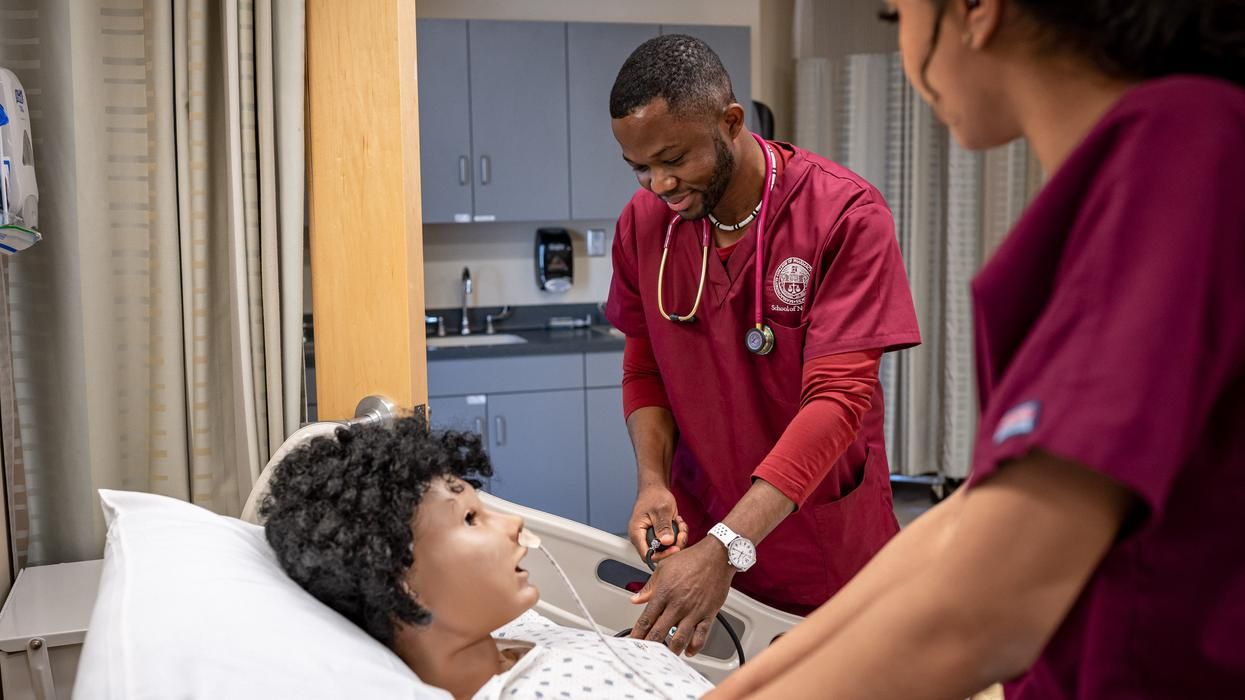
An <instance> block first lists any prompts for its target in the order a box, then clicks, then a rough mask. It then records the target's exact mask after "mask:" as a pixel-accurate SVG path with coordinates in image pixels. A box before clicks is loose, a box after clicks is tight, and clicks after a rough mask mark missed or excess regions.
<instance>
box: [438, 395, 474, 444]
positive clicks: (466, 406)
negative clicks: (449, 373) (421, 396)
mask: <svg viewBox="0 0 1245 700" xmlns="http://www.w3.org/2000/svg"><path fill="white" fill-rule="evenodd" d="M428 410H429V411H431V413H432V419H431V421H430V422H431V423H432V427H434V428H438V429H441V430H459V431H462V432H467V433H475V434H477V435H479V436H480V437H481V438H482V439H484V446H485V449H488V432H487V431H488V428H487V426H488V397H487V396H485V395H484V394H471V395H468V396H443V397H439V398H435V399H428Z"/></svg>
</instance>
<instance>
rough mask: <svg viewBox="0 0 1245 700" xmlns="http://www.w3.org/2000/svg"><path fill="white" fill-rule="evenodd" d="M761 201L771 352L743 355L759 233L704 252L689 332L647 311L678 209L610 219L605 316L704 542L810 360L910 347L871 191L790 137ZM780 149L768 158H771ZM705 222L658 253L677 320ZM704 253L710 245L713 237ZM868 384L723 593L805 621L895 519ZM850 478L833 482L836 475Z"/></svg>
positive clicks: (889, 235)
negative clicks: (789, 510) (665, 431)
mask: <svg viewBox="0 0 1245 700" xmlns="http://www.w3.org/2000/svg"><path fill="white" fill-rule="evenodd" d="M771 145H772V146H773V147H774V148H775V149H780V148H781V149H785V151H786V153H784V154H783V155H784V156H786V158H787V164H786V167H785V168H784V169H783V171H782V174H781V176H780V178H779V180H778V183H777V185H776V187H775V189H774V191H773V192H772V194H771V196H770V205H769V211H768V212H767V213H766V218H767V223H766V230H765V232H764V236H763V244H764V251H763V252H764V256H763V258H764V267H763V276H762V278H761V286H762V292H763V295H764V298H763V305H764V310H765V320H766V322H767V323H768V324H769V325H770V327H771V328H772V329H773V331H774V336H775V341H776V345H775V348H774V351H773V352H772V353H771V354H769V355H767V356H764V357H762V356H757V355H753V354H751V353H750V352H748V350H747V348H746V347H745V346H744V333H745V332H746V331H747V330H748V329H749V328H751V327H752V326H753V325H754V323H755V316H754V313H755V289H756V282H755V271H754V264H755V263H754V261H755V257H756V252H755V251H756V238H755V236H756V226H753V227H751V229H750V230H749V231H748V232H747V233H746V234H745V235H744V237H743V238H742V239H741V240H740V242H739V245H738V246H737V247H736V248H735V250H734V252H733V253H732V254H731V256H730V258H729V259H728V260H727V261H726V263H725V264H722V263H721V262H720V261H719V260H718V259H717V257H716V256H714V255H713V254H712V253H713V251H710V256H711V257H710V260H709V266H708V271H707V279H706V281H705V290H704V299H703V301H702V303H701V307H700V311H699V313H698V314H697V315H696V320H695V321H694V322H693V323H688V324H684V323H673V322H671V321H667V320H666V319H664V318H662V316H661V314H660V313H659V312H658V310H657V269H658V265H659V263H660V262H661V254H662V241H663V238H664V237H665V233H666V226H667V224H668V223H669V222H670V220H671V219H672V217H673V216H674V214H673V213H672V212H671V211H670V209H669V208H668V207H667V206H666V205H665V204H664V203H663V202H662V200H661V199H660V198H658V197H657V196H655V195H653V194H652V193H651V192H648V191H647V190H640V191H638V192H636V194H635V196H633V197H632V199H631V202H630V203H628V205H627V207H626V208H625V209H624V210H623V212H622V215H621V216H620V217H619V220H618V226H617V230H616V232H615V237H614V251H613V256H614V257H613V264H614V278H613V282H612V284H611V288H610V295H609V301H608V302H607V305H606V310H605V311H606V316H607V317H608V318H609V320H610V322H611V323H613V324H614V326H616V327H617V328H619V329H620V330H622V331H623V332H624V333H625V334H627V335H628V336H631V337H647V338H648V339H649V341H650V342H651V343H652V346H653V354H654V356H655V357H656V359H657V365H658V369H659V370H660V372H661V378H662V381H663V383H664V384H665V388H666V393H667V394H668V396H669V398H670V405H671V410H672V412H673V414H674V420H675V423H676V424H677V426H678V444H677V446H676V448H675V454H674V459H673V465H672V478H671V481H672V484H671V487H672V489H671V490H672V491H673V492H674V495H675V498H676V500H677V501H678V504H679V514H680V515H682V516H683V517H684V519H686V520H687V523H688V528H689V531H690V532H689V534H690V536H691V539H692V541H696V540H699V539H700V538H702V537H704V536H705V534H706V532H707V531H708V529H709V528H711V527H713V525H714V524H716V523H717V522H718V521H720V520H721V519H722V518H723V517H725V516H726V514H727V513H728V512H729V511H730V510H731V508H733V507H734V506H735V504H736V503H737V502H738V501H739V499H740V498H741V497H742V496H743V495H744V492H746V491H747V490H748V488H749V487H750V486H751V484H752V473H753V470H755V469H756V467H757V466H758V465H759V464H760V463H761V461H762V460H763V459H765V456H766V455H767V454H768V453H769V451H770V449H771V448H773V446H774V444H775V443H776V442H777V441H778V438H779V437H780V436H781V435H782V433H783V431H784V430H785V429H786V427H787V424H788V423H790V422H791V419H792V418H793V417H794V416H795V414H796V411H797V410H799V407H800V389H801V372H802V368H803V365H804V363H805V362H806V361H808V360H811V359H815V358H818V357H822V356H825V355H833V354H838V353H846V352H854V351H859V350H867V349H877V348H882V349H887V350H892V349H898V348H903V347H908V346H911V345H915V344H917V343H918V342H920V336H919V334H918V332H917V321H916V313H915V311H914V310H913V305H912V297H911V293H910V291H909V288H908V281H907V278H906V276H905V275H904V269H903V261H902V258H901V256H900V253H899V247H898V244H897V242H896V239H895V231H894V223H893V220H892V218H891V214H890V211H889V210H888V209H887V207H886V203H885V202H884V201H883V199H882V196H881V195H880V194H879V193H878V191H877V190H876V189H874V188H873V187H872V186H870V185H869V184H868V183H867V182H865V181H864V180H863V179H861V178H860V177H859V176H857V175H855V174H853V173H851V172H849V171H847V170H845V169H843V168H841V167H839V166H837V165H834V164H833V163H830V162H829V161H827V160H825V159H824V158H821V157H819V156H817V155H815V154H812V153H809V152H807V151H803V150H801V149H798V148H795V147H793V146H790V145H788V144H782V143H773V144H771ZM775 153H777V150H776V151H775ZM702 226H703V221H688V222H681V223H680V224H679V225H678V228H677V231H676V232H675V235H674V239H673V241H672V242H671V244H670V254H669V260H668V261H667V263H666V276H665V282H664V294H665V297H664V302H665V308H666V310H667V312H670V313H683V314H686V313H687V312H688V311H689V310H690V309H691V308H692V303H693V301H694V300H695V297H696V287H697V282H698V280H699V274H700V268H701V241H702V238H701V232H702V230H703V229H702V228H701V227H702ZM710 245H712V243H711V244H710ZM882 417H883V407H882V393H881V389H880V388H879V389H878V390H877V391H875V393H874V396H873V402H872V406H871V408H870V409H869V412H868V413H867V414H866V415H865V416H864V419H863V421H862V424H861V428H860V432H859V434H858V436H857V439H856V440H855V442H854V443H853V444H852V445H851V446H850V447H849V448H848V449H847V451H846V452H845V453H844V455H843V456H842V457H841V458H840V460H839V461H838V463H836V464H835V465H833V469H829V467H830V465H827V467H828V469H827V471H828V472H831V471H833V473H835V475H836V476H835V477H832V478H826V479H823V480H822V482H821V483H820V485H818V486H817V488H816V489H815V490H814V491H813V492H812V495H811V496H810V497H809V498H808V500H807V501H805V503H804V505H803V507H801V508H800V509H799V510H798V511H796V512H795V513H794V514H792V515H791V516H790V517H788V518H787V519H786V520H785V521H783V523H782V524H780V525H779V526H778V527H777V528H776V529H775V530H774V531H773V532H772V533H771V534H770V535H769V536H768V537H766V538H765V540H764V541H762V542H761V543H760V544H759V545H758V547H757V563H756V565H754V566H753V567H752V569H750V570H749V571H747V572H746V573H742V574H739V575H737V576H736V577H735V580H734V586H735V587H736V588H738V589H739V590H741V591H743V592H745V593H747V594H748V595H751V596H753V597H754V598H756V599H758V600H760V601H762V602H764V603H767V604H769V605H773V606H775V607H778V608H781V609H784V610H788V611H791V612H795V613H797V614H807V613H808V612H809V611H811V610H812V609H813V608H815V607H816V606H818V605H820V604H821V603H824V602H825V601H826V600H827V599H828V598H829V597H830V596H831V595H832V594H833V593H834V592H835V591H837V590H838V589H839V588H841V587H842V586H843V584H845V583H846V582H847V581H848V580H849V579H850V578H851V577H852V575H853V574H855V573H856V572H857V571H858V570H859V569H860V568H861V567H862V566H863V565H864V564H865V563H866V562H867V561H868V560H869V558H870V557H872V556H873V555H874V554H876V553H877V551H878V550H879V549H881V547H882V545H883V544H885V543H886V541H887V540H888V539H889V538H890V537H891V536H892V535H894V534H895V532H896V531H897V530H898V525H897V524H896V522H895V516H894V512H893V509H892V505H891V491H890V482H889V472H890V470H889V467H888V466H887V462H886V451H885V444H884V437H883V431H882ZM844 474H846V475H847V476H846V477H845V478H844V477H843V475H844Z"/></svg>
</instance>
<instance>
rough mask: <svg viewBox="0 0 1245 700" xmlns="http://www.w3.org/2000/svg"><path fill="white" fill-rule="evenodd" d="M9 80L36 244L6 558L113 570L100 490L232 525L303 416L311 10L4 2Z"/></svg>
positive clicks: (153, 1) (13, 283)
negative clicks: (215, 516) (20, 122)
mask: <svg viewBox="0 0 1245 700" xmlns="http://www.w3.org/2000/svg"><path fill="white" fill-rule="evenodd" d="M0 65H3V66H5V67H8V68H10V69H12V70H13V71H14V72H15V73H16V74H17V75H18V77H19V78H20V79H21V80H22V82H23V83H24V84H25V87H26V88H27V93H28V95H29V99H30V104H31V109H32V117H33V120H32V121H33V123H32V130H33V132H34V140H35V159H36V173H37V176H38V181H39V190H40V211H41V216H40V228H41V230H42V232H43V234H44V240H43V242H42V243H40V244H38V245H36V246H35V247H33V248H31V249H30V250H28V251H26V252H24V253H22V254H21V255H18V256H14V257H13V258H12V259H11V260H9V261H8V267H7V275H6V279H5V282H6V288H5V290H4V291H5V292H6V293H7V300H0V303H4V302H5V301H7V304H6V311H7V318H8V321H9V324H8V325H9V327H10V333H9V334H8V335H7V336H5V335H4V333H3V324H0V427H2V428H3V430H4V435H3V436H4V447H5V450H6V451H11V449H12V447H11V446H12V445H14V444H16V445H18V446H20V448H21V454H19V455H17V456H15V457H14V458H12V459H9V457H10V455H9V454H6V455H5V456H6V459H5V468H6V475H5V476H6V485H7V487H8V505H9V516H10V533H11V534H12V539H13V544H14V555H15V556H14V559H15V560H16V561H17V564H18V566H22V565H24V564H26V563H27V562H28V563H30V564H37V563H46V562H55V561H70V560H78V559H86V558H92V557H96V556H99V554H100V547H101V543H102V535H103V531H102V519H101V517H100V515H99V507H98V502H97V498H96V495H95V491H96V490H97V489H99V488H114V489H132V490H140V491H150V492H155V493H161V494H165V495H169V496H173V497H177V498H182V499H188V500H191V501H193V502H195V503H198V504H200V505H203V506H206V507H208V508H211V509H212V510H215V511H217V512H221V513H228V514H237V513H238V512H239V511H240V509H241V506H242V503H243V502H244V500H245V498H246V496H247V493H248V492H249V489H250V485H251V482H252V481H253V479H254V478H255V476H256V472H257V470H258V469H259V468H260V467H261V466H262V465H263V463H264V462H265V461H266V459H267V457H268V455H269V454H270V453H271V451H272V450H275V449H276V447H277V446H278V445H279V444H280V442H281V441H282V439H283V437H284V436H285V435H286V434H288V433H289V432H292V431H293V430H294V429H295V428H296V427H297V426H298V423H299V421H300V417H301V414H300V405H301V399H300V392H301V376H302V373H301V369H300V368H301V359H300V358H301V353H300V345H301V312H302V279H301V277H302V238H303V211H304V208H303V126H302V122H303V3H302V0H254V1H251V0H0ZM5 341H7V348H6V347H4V345H5ZM6 352H8V353H9V355H8V356H9V357H11V362H12V377H13V385H14V387H15V390H16V391H15V395H16V400H15V404H16V421H15V422H14V423H13V425H12V426H11V427H12V432H14V433H15V434H16V440H14V441H10V439H9V433H10V423H9V417H10V416H9V414H8V413H7V412H4V409H5V404H4V401H3V391H2V388H3V386H4V381H3V380H4V373H3V370H4V361H5V359H4V358H5V353H6Z"/></svg>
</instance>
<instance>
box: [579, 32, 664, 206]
mask: <svg viewBox="0 0 1245 700" xmlns="http://www.w3.org/2000/svg"><path fill="white" fill-rule="evenodd" d="M658 33H659V27H658V26H657V25H655V24H595V23H579V22H572V23H571V24H569V25H567V34H566V54H567V59H568V60H567V86H568V88H569V89H570V96H569V102H570V133H571V216H572V217H573V218H575V219H613V218H617V216H618V214H619V212H621V211H622V209H623V206H625V205H626V204H627V200H629V199H630V198H631V195H632V194H633V193H634V192H635V191H636V188H637V187H639V185H638V183H637V182H636V179H635V174H634V173H632V172H631V168H630V167H628V166H627V164H626V163H624V162H623V159H622V152H621V151H620V150H619V147H618V142H617V141H615V140H614V134H613V132H612V131H611V130H610V107H609V102H610V90H611V89H612V88H613V86H614V79H615V78H617V77H618V69H620V68H622V64H623V61H625V60H627V57H628V56H630V55H631V52H632V51H634V50H635V49H636V47H638V46H639V45H640V44H642V43H644V42H645V41H648V40H649V39H652V38H653V37H655V36H657V35H658Z"/></svg>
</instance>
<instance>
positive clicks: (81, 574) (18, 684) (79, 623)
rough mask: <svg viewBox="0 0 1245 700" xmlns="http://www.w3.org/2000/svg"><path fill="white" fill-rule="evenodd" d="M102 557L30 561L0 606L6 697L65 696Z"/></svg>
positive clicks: (53, 699) (54, 699)
mask: <svg viewBox="0 0 1245 700" xmlns="http://www.w3.org/2000/svg"><path fill="white" fill-rule="evenodd" d="M103 564H104V560H102V559H97V560H94V561H81V562H74V563H72V564H53V565H51V566H32V567H27V568H25V569H23V570H22V572H21V573H20V574H18V575H17V581H16V582H15V583H14V584H13V590H12V592H10V593H9V599H8V600H7V601H6V602H5V604H4V608H3V609H0V683H2V684H3V691H4V697H5V699H6V700H27V699H32V700H69V697H70V695H71V694H72V691H73V684H74V676H75V675H76V674H77V672H78V655H79V654H80V653H81V651H82V641H83V639H85V638H86V628H87V623H88V622H90V620H91V610H92V608H94V606H95V594H96V591H97V590H98V588H99V577H100V572H101V571H102V569H103Z"/></svg>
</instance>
